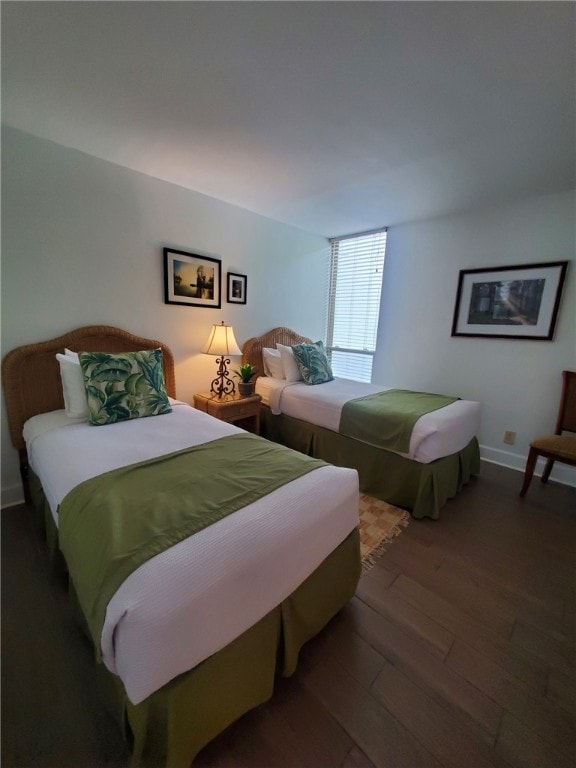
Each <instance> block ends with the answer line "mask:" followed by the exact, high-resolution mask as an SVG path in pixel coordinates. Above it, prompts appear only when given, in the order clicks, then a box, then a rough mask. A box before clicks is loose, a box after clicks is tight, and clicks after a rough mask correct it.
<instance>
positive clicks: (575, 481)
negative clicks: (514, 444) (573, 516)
mask: <svg viewBox="0 0 576 768" xmlns="http://www.w3.org/2000/svg"><path fill="white" fill-rule="evenodd" d="M480 458H481V459H482V460H483V461H489V462H490V463H491V464H499V465H500V466H502V467H508V468H509V469H516V470H518V472H524V469H525V467H526V456H524V455H522V454H520V453H512V451H503V450H502V449H500V448H490V447H489V446H487V445H481V446H480ZM545 463H546V461H545V459H542V458H540V459H538V462H537V464H536V470H535V471H534V474H535V475H536V477H541V476H542V472H543V471H544V465H545ZM550 480H554V481H555V482H557V483H562V485H570V486H573V487H574V488H576V469H574V468H573V467H569V466H568V465H567V464H562V463H560V462H558V461H557V462H556V463H555V464H554V469H553V470H552V474H551V475H550Z"/></svg>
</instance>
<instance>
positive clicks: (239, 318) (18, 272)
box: [2, 129, 328, 504]
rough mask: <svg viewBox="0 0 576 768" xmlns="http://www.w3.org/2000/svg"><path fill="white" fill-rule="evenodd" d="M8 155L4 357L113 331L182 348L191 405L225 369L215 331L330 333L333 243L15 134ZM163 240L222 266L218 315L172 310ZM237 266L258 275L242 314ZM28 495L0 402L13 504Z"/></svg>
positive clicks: (180, 361) (5, 494) (181, 374)
mask: <svg viewBox="0 0 576 768" xmlns="http://www.w3.org/2000/svg"><path fill="white" fill-rule="evenodd" d="M2 159H3V168H2V225H3V226H2V354H3V355H4V354H6V352H8V351H9V350H10V349H12V348H14V347H16V346H19V345H20V344H27V343H32V342H35V341H42V340H45V339H49V338H52V337H54V336H58V335H60V334H61V333H64V332H66V331H68V330H71V329H73V328H75V327H78V326H81V325H92V324H99V323H105V324H109V325H115V326H119V327H121V328H125V329H126V330H129V331H132V332H134V333H136V334H139V335H142V336H146V337H150V338H157V339H161V340H162V341H165V342H167V343H168V344H169V345H170V346H171V347H172V349H173V351H174V354H175V358H176V384H177V392H178V397H180V398H181V399H183V400H187V401H190V402H191V400H192V395H193V393H194V392H198V391H202V390H205V389H206V388H207V387H208V386H209V383H210V380H211V379H212V378H213V376H214V374H215V371H216V364H215V359H214V358H210V357H208V356H206V355H202V354H201V353H200V350H201V348H202V346H203V345H204V342H205V341H206V338H207V336H208V332H209V330H210V326H211V324H212V323H219V322H220V321H221V320H225V321H226V322H227V323H231V324H232V325H233V326H234V330H235V333H236V338H237V340H238V343H239V344H240V345H242V343H243V342H244V341H246V340H247V339H248V338H250V337H251V336H255V335H259V334H261V333H264V332H265V331H267V330H269V329H270V328H272V327H274V326H276V325H286V326H289V327H293V328H295V329H299V330H301V331H302V332H306V333H307V334H308V333H309V334H310V335H311V336H314V337H315V338H316V337H318V338H321V337H322V336H323V334H324V331H325V325H324V323H325V305H324V301H323V299H324V295H325V286H326V282H325V281H326V279H327V264H328V261H327V259H328V248H327V243H326V240H325V239H324V238H321V237H317V236H315V235H310V234H308V233H305V232H303V231H301V230H298V229H295V228H292V227H288V226H286V225H283V224H280V223H277V222H274V221H272V220H270V219H266V218H264V217H262V216H258V215H256V214H252V213H250V212H248V211H244V210H242V209H240V208H237V207H234V206H231V205H227V204H226V203H223V202H220V201H217V200H214V199H212V198H209V197H206V196H204V195H200V194H197V193H194V192H190V191H188V190H185V189H183V188H181V187H177V186H174V185H171V184H167V183H165V182H162V181H158V180H156V179H153V178H150V177H148V176H144V175H142V174H139V173H135V172H133V171H129V170H127V169H124V168H121V167H120V166H117V165H114V164H111V163H108V162H105V161H102V160H98V159H96V158H93V157H90V156H88V155H85V154H82V153H80V152H77V151H75V150H69V149H65V148H63V147H60V146H58V145H56V144H52V143H50V142H46V141H43V140H38V139H35V138H33V137H31V136H28V135H26V134H23V133H21V132H18V131H14V130H9V129H7V130H6V131H5V132H4V135H3V146H2ZM164 246H170V247H173V248H177V249H180V250H184V251H190V252H194V253H200V254H204V255H207V256H214V257H217V258H219V259H221V260H222V277H223V286H222V288H223V292H222V308H221V309H205V308H194V307H186V306H175V305H168V304H164V303H163V257H162V248H163V247H164ZM226 271H231V272H240V273H242V274H246V275H248V284H247V299H248V303H247V304H246V305H245V306H244V305H238V304H227V303H226V288H225V275H226ZM20 497H21V491H20V481H19V474H18V468H17V455H16V452H15V451H14V449H12V447H11V445H10V442H9V437H8V430H7V426H6V419H5V411H4V400H3V399H2V504H7V503H13V502H14V501H15V500H17V499H18V498H20Z"/></svg>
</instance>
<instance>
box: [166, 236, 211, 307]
mask: <svg viewBox="0 0 576 768" xmlns="http://www.w3.org/2000/svg"><path fill="white" fill-rule="evenodd" d="M221 274H222V262H221V261H220V260H219V259H213V258H211V257H210V256H200V255H199V254H197V253H188V252H187V251H174V250H172V248H164V302H165V303H166V304H187V305H188V306H190V307H216V308H217V309H218V308H219V307H220V283H221Z"/></svg>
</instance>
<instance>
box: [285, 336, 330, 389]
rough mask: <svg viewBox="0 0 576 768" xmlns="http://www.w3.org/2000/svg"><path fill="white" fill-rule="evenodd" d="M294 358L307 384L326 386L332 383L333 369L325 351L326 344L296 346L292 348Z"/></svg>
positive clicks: (318, 342) (319, 342)
mask: <svg viewBox="0 0 576 768" xmlns="http://www.w3.org/2000/svg"><path fill="white" fill-rule="evenodd" d="M292 352H294V358H295V360H296V363H297V364H298V368H299V369H300V373H301V374H302V378H303V379H304V382H305V383H306V384H324V383H325V382H327V381H332V379H333V378H334V376H333V375H332V368H331V367H330V363H329V362H328V358H327V357H326V352H325V351H324V344H323V343H322V342H321V341H317V342H316V343H315V344H296V346H294V347H292Z"/></svg>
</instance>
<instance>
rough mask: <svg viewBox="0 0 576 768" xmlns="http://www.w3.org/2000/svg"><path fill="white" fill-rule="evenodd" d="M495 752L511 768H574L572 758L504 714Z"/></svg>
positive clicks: (508, 714)
mask: <svg viewBox="0 0 576 768" xmlns="http://www.w3.org/2000/svg"><path fill="white" fill-rule="evenodd" d="M496 751H497V753H498V754H499V755H502V757H503V758H504V759H505V760H506V761H507V762H508V763H510V765H511V766H512V768H574V757H573V756H571V757H567V756H566V755H565V754H564V753H562V752H560V751H559V750H557V749H556V748H555V747H554V746H552V745H550V743H549V742H548V741H545V740H544V739H542V738H541V737H540V736H538V735H537V734H536V733H534V731H532V730H531V729H530V728H528V727H527V726H525V725H523V724H522V723H521V722H520V721H519V720H518V719H517V718H515V717H514V716H513V715H511V714H510V713H508V712H505V713H504V716H503V718H502V725H501V728H500V734H499V736H498V741H497V742H496Z"/></svg>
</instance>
